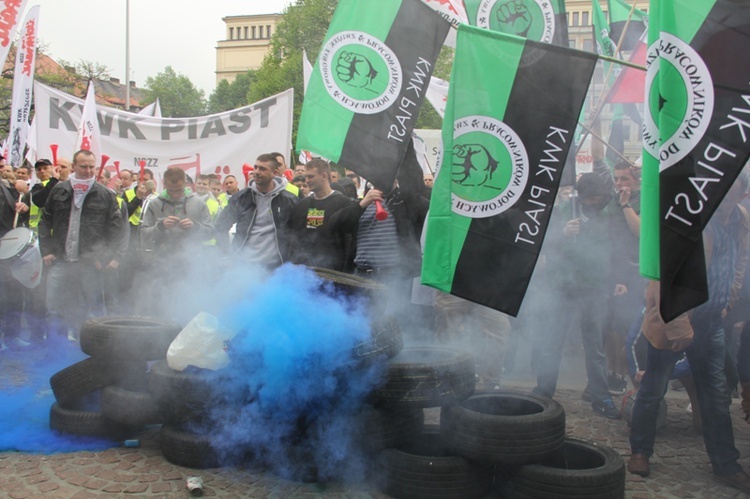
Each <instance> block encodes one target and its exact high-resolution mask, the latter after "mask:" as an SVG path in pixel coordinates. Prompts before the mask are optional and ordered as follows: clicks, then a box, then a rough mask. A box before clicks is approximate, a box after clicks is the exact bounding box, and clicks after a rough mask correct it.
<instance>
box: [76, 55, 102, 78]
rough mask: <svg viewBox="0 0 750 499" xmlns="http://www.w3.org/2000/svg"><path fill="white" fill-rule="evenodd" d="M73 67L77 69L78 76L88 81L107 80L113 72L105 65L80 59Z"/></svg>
mask: <svg viewBox="0 0 750 499" xmlns="http://www.w3.org/2000/svg"><path fill="white" fill-rule="evenodd" d="M73 67H75V69H76V73H77V74H78V76H80V77H81V78H83V79H84V80H86V81H88V80H91V79H95V80H107V79H109V75H110V73H111V72H112V69H110V68H109V67H108V66H106V65H104V64H100V63H98V62H93V61H87V60H84V59H80V60H79V61H78V62H76V63H75V65H74V66H73Z"/></svg>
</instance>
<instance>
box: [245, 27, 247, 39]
mask: <svg viewBox="0 0 750 499" xmlns="http://www.w3.org/2000/svg"><path fill="white" fill-rule="evenodd" d="M245 40H247V26H245Z"/></svg>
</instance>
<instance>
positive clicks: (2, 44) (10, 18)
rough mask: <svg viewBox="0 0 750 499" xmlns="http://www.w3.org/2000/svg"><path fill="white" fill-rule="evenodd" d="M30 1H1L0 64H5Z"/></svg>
mask: <svg viewBox="0 0 750 499" xmlns="http://www.w3.org/2000/svg"><path fill="white" fill-rule="evenodd" d="M27 1H28V0H0V64H4V63H5V59H6V58H7V57H8V52H9V51H10V45H11V43H13V39H14V38H15V37H16V31H18V22H19V21H20V20H21V14H23V11H24V9H25V8H26V2H27Z"/></svg>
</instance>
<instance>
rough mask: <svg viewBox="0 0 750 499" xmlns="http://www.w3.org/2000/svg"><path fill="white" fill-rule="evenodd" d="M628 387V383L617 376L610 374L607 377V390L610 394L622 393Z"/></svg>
mask: <svg viewBox="0 0 750 499" xmlns="http://www.w3.org/2000/svg"><path fill="white" fill-rule="evenodd" d="M627 387H628V381H627V380H626V379H625V378H624V377H622V376H620V375H619V374H615V373H610V374H609V375H608V376H607V388H608V389H609V391H610V392H614V393H624V392H625V389H626V388H627Z"/></svg>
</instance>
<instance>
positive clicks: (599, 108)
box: [576, 0, 645, 156]
mask: <svg viewBox="0 0 750 499" xmlns="http://www.w3.org/2000/svg"><path fill="white" fill-rule="evenodd" d="M596 1H599V0H596ZM636 1H637V0H633V5H632V6H631V7H630V13H629V14H628V19H627V20H626V21H625V26H624V27H623V28H622V33H620V38H619V39H618V40H617V46H616V47H615V54H617V53H618V52H620V47H621V46H622V42H623V41H624V40H625V34H626V33H627V31H628V26H630V18H631V17H633V13H634V12H635V3H636ZM599 57H601V56H599ZM602 59H605V58H604V57H602ZM605 60H606V59H605ZM626 65H627V64H626ZM636 66H637V65H636ZM637 67H638V68H639V69H645V68H643V67H642V66H637ZM612 68H613V66H612V65H610V66H609V69H608V70H607V76H606V77H605V78H604V81H603V82H602V92H601V95H600V96H599V105H598V106H597V109H596V112H595V113H594V115H593V117H592V118H591V123H594V121H596V120H597V119H598V118H599V115H600V114H601V113H602V110H603V109H604V105H605V104H606V102H605V101H604V98H605V96H606V90H607V82H608V81H609V77H610V75H611V74H612ZM579 124H580V125H581V126H582V127H583V128H585V129H586V133H584V134H583V137H582V138H581V142H580V143H579V144H578V147H577V148H576V156H577V155H578V152H579V151H580V150H581V147H583V143H584V142H585V141H586V137H587V136H588V135H589V133H590V130H589V128H588V127H586V126H584V125H583V124H582V123H580V122H579Z"/></svg>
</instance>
